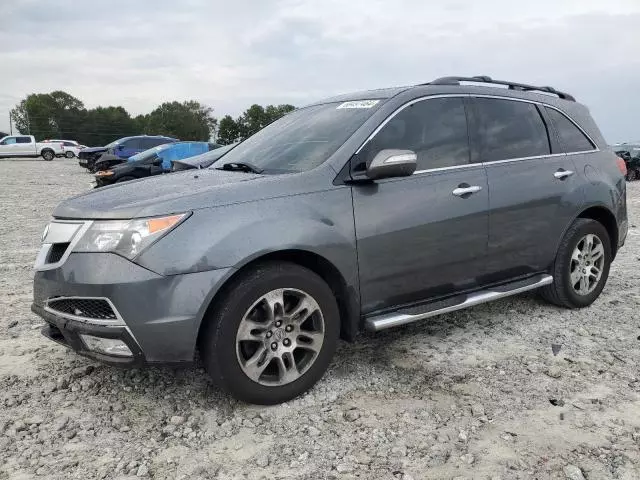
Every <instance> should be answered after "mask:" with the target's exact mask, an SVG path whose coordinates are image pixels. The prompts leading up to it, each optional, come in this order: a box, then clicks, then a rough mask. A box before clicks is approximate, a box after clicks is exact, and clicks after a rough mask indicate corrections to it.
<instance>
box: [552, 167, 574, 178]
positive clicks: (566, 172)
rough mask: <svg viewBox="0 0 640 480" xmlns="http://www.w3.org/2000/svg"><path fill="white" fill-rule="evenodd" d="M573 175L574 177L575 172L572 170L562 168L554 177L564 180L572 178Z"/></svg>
mask: <svg viewBox="0 0 640 480" xmlns="http://www.w3.org/2000/svg"><path fill="white" fill-rule="evenodd" d="M571 175H573V172H572V171H571V170H564V169H562V168H561V169H560V170H558V171H557V172H556V173H554V174H553V176H554V177H556V178H557V179H558V180H564V179H565V178H567V177H570V176H571Z"/></svg>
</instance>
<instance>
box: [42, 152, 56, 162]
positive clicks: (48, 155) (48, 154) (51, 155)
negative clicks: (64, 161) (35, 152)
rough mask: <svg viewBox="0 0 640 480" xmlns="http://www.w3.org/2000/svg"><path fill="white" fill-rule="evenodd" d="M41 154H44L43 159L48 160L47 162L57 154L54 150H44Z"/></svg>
mask: <svg viewBox="0 0 640 480" xmlns="http://www.w3.org/2000/svg"><path fill="white" fill-rule="evenodd" d="M41 155H42V158H43V160H46V161H47V162H50V161H51V160H53V159H54V157H55V154H54V153H53V150H43V151H42V153H41Z"/></svg>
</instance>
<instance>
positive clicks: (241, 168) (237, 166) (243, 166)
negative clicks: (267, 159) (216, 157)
mask: <svg viewBox="0 0 640 480" xmlns="http://www.w3.org/2000/svg"><path fill="white" fill-rule="evenodd" d="M216 170H227V171H232V172H247V173H262V172H263V171H264V170H261V169H260V168H258V167H256V166H255V165H252V164H251V163H247V162H233V163H224V164H223V165H222V167H217V168H216Z"/></svg>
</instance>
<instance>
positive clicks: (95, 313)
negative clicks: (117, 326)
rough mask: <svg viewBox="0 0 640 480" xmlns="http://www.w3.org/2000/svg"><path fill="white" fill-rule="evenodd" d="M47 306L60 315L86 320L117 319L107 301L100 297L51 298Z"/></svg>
mask: <svg viewBox="0 0 640 480" xmlns="http://www.w3.org/2000/svg"><path fill="white" fill-rule="evenodd" d="M47 307H48V308H49V309H50V310H53V311H54V312H57V313H60V314H62V315H73V316H74V317H81V318H86V319H87V320H117V318H118V317H117V316H116V313H115V312H114V311H113V309H112V308H111V305H110V304H109V302H107V301H106V300H104V299H100V298H59V299H55V298H54V299H51V300H49V302H48V303H47Z"/></svg>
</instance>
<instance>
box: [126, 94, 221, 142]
mask: <svg viewBox="0 0 640 480" xmlns="http://www.w3.org/2000/svg"><path fill="white" fill-rule="evenodd" d="M212 113H213V109H212V108H210V107H207V106H204V105H202V104H200V103H199V102H196V101H195V100H189V101H186V102H182V103H180V102H166V103H163V104H162V105H160V106H159V107H158V108H156V109H155V110H154V111H152V112H151V113H150V114H149V115H148V116H147V118H146V119H145V122H144V124H145V128H144V130H145V132H146V133H149V134H155V135H169V136H173V137H176V138H179V139H181V140H202V141H208V140H209V139H210V138H211V136H212V135H213V134H214V132H215V128H216V125H217V120H216V119H215V118H214V117H213V115H212ZM138 118H139V117H136V120H137V119H138Z"/></svg>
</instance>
